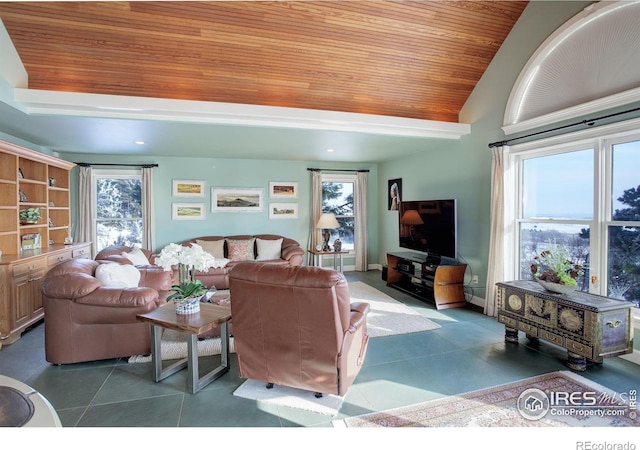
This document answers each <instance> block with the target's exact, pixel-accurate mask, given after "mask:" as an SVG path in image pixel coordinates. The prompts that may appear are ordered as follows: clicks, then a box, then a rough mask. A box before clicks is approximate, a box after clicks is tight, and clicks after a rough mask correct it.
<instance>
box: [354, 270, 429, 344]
mask: <svg viewBox="0 0 640 450" xmlns="http://www.w3.org/2000/svg"><path fill="white" fill-rule="evenodd" d="M349 294H350V295H351V301H352V302H360V301H361V302H367V303H369V306H370V311H369V315H368V316H367V329H368V330H369V336H370V337H380V336H392V335H396V334H408V333H418V332H421V331H429V330H435V329H437V328H440V325H438V324H437V323H435V322H432V321H431V320H429V319H427V318H425V317H423V316H422V315H421V314H420V313H419V312H417V311H416V310H414V309H411V308H409V307H408V306H406V305H404V304H402V303H400V302H399V301H397V300H394V299H393V298H391V297H389V296H388V295H387V294H385V293H384V292H380V291H379V290H377V289H375V288H373V287H371V286H369V285H368V284H365V283H362V282H361V281H354V282H351V283H349Z"/></svg>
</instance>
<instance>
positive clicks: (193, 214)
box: [171, 203, 204, 220]
mask: <svg viewBox="0 0 640 450" xmlns="http://www.w3.org/2000/svg"><path fill="white" fill-rule="evenodd" d="M171 218H172V219H173V220H202V219H204V203H172V204H171Z"/></svg>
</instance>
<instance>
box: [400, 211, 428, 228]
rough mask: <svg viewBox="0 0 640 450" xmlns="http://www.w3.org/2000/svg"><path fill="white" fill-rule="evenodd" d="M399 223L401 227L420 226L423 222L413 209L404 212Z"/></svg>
mask: <svg viewBox="0 0 640 450" xmlns="http://www.w3.org/2000/svg"><path fill="white" fill-rule="evenodd" d="M400 223H401V224H402V225H422V224H423V223H424V222H423V221H422V217H420V214H418V211H416V210H415V209H409V210H407V211H405V212H404V214H403V215H402V217H401V218H400Z"/></svg>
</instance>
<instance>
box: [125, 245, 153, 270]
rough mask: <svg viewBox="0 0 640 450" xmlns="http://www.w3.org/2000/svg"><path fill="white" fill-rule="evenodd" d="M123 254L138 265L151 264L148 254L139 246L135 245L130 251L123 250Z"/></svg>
mask: <svg viewBox="0 0 640 450" xmlns="http://www.w3.org/2000/svg"><path fill="white" fill-rule="evenodd" d="M122 256H124V257H125V258H127V259H128V260H129V261H131V263H132V264H134V265H136V266H148V265H149V264H150V263H149V260H148V259H147V256H146V255H145V254H144V253H143V252H142V250H140V248H138V247H133V249H132V250H131V251H130V252H122Z"/></svg>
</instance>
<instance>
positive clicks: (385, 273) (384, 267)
mask: <svg viewBox="0 0 640 450" xmlns="http://www.w3.org/2000/svg"><path fill="white" fill-rule="evenodd" d="M388 271H389V267H388V266H387V265H386V264H384V265H383V266H382V280H383V281H387V273H388Z"/></svg>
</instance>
